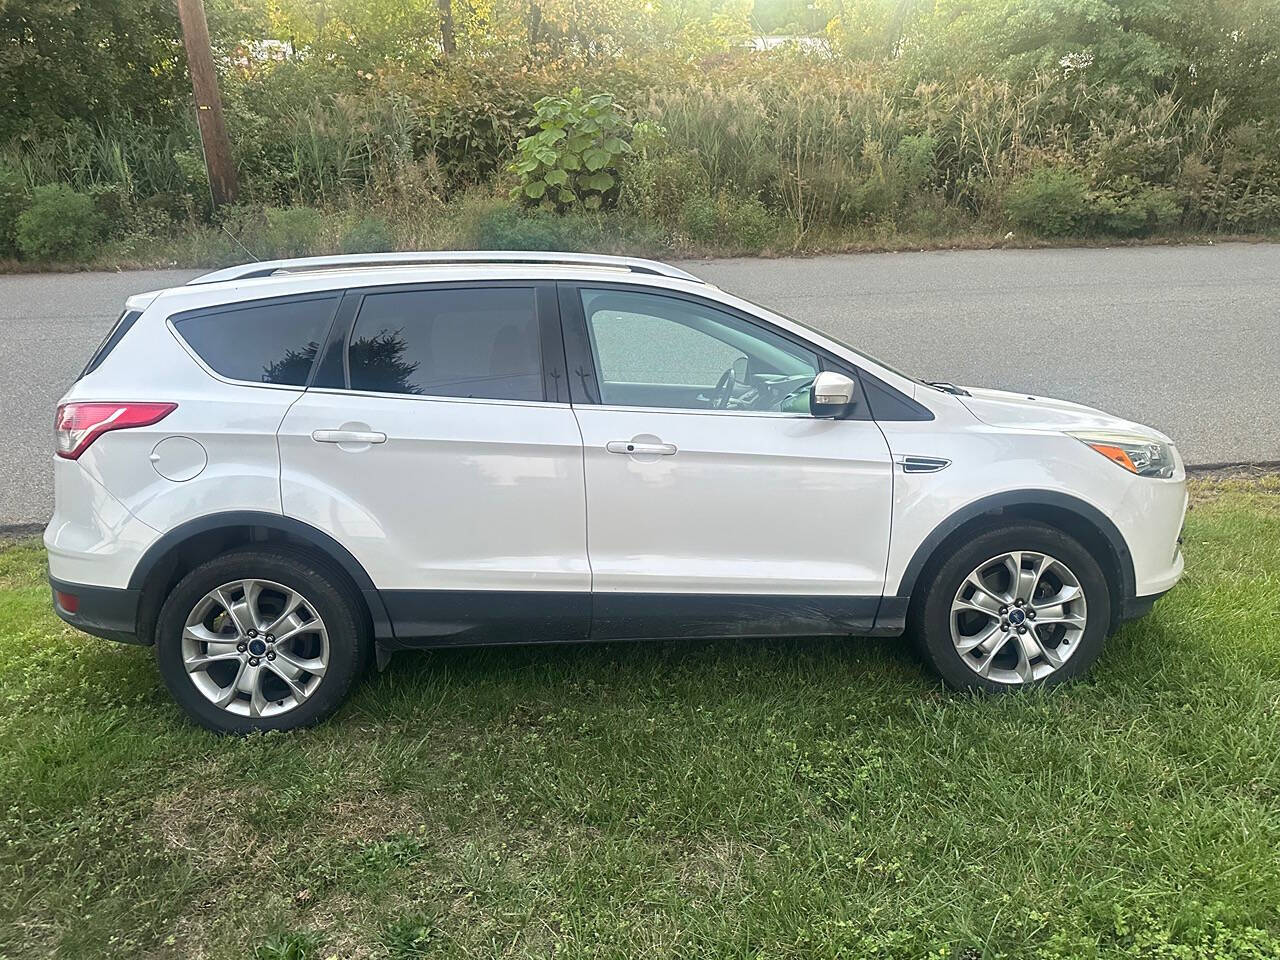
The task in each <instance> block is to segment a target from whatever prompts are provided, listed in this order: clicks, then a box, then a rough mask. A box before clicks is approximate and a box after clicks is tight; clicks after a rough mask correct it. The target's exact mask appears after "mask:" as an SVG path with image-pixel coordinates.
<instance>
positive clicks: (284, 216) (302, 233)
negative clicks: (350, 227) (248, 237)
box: [263, 207, 324, 257]
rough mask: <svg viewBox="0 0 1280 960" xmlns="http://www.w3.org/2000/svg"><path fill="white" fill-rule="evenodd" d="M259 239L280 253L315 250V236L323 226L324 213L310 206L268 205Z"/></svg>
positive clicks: (294, 254) (288, 254)
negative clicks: (265, 221)
mask: <svg viewBox="0 0 1280 960" xmlns="http://www.w3.org/2000/svg"><path fill="white" fill-rule="evenodd" d="M265 213H266V218H267V227H266V231H265V232H264V234H263V240H264V242H265V244H266V247H267V249H269V250H270V252H271V253H272V254H274V255H276V256H280V257H302V256H306V255H307V254H309V253H314V252H315V249H314V248H315V245H316V240H317V238H318V237H319V236H320V231H321V230H323V229H324V217H323V216H322V215H321V213H320V211H319V210H315V209H312V208H311V207H285V208H283V209H280V208H276V207H268V208H267V210H266V211H265Z"/></svg>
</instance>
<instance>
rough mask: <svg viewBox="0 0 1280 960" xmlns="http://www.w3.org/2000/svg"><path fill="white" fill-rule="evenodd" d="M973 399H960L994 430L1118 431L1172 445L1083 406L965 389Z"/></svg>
mask: <svg viewBox="0 0 1280 960" xmlns="http://www.w3.org/2000/svg"><path fill="white" fill-rule="evenodd" d="M964 389H965V390H967V391H969V393H970V394H972V396H968V397H958V398H957V399H959V401H960V402H961V403H963V404H964V405H965V407H966V408H967V409H968V411H969V412H970V413H972V414H973V415H974V416H975V417H977V418H978V419H979V420H981V421H982V422H983V423H986V424H990V425H991V426H993V427H1026V428H1030V429H1033V430H1116V431H1119V432H1121V433H1132V434H1135V435H1137V436H1140V437H1147V438H1150V439H1152V440H1161V441H1163V442H1165V443H1172V441H1171V440H1170V439H1169V438H1168V437H1166V436H1165V435H1164V434H1163V433H1160V432H1159V431H1158V430H1153V429H1152V428H1151V427H1148V426H1144V425H1143V424H1140V423H1134V422H1133V421H1132V420H1125V419H1123V418H1122V417H1114V416H1112V415H1111V414H1109V413H1103V412H1102V411H1101V410H1097V409H1095V408H1093V407H1086V406H1085V405H1084V404H1082V403H1072V402H1071V401H1070V400H1054V399H1051V398H1049V397H1035V396H1031V395H1030V394H1026V393H1012V392H1010V391H1008V390H987V389H985V388H983V387H965V388H964Z"/></svg>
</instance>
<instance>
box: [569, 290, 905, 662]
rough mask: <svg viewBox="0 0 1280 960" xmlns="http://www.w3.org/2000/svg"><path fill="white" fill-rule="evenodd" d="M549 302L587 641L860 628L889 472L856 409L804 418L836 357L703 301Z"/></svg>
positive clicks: (622, 297) (880, 574) (885, 531)
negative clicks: (561, 352) (573, 486)
mask: <svg viewBox="0 0 1280 960" xmlns="http://www.w3.org/2000/svg"><path fill="white" fill-rule="evenodd" d="M560 299H561V314H562V317H563V319H564V322H565V325H566V326H565V337H566V346H567V347H568V348H569V365H570V371H571V377H570V382H571V385H572V387H573V389H574V391H575V393H574V413H575V415H576V416H577V418H578V424H579V426H580V427H581V430H582V438H583V443H584V462H585V465H586V491H587V515H588V523H587V530H588V535H587V551H588V555H589V557H590V560H591V567H592V571H593V589H594V616H593V630H592V635H593V637H601V638H603V637H610V636H618V637H621V636H674V635H684V636H694V635H701V636H716V635H724V636H741V635H748V634H758V635H759V634H767V635H774V634H779V633H791V634H808V633H829V632H832V630H833V626H834V628H835V629H837V630H839V629H843V628H847V629H848V632H857V631H859V630H866V629H869V628H870V627H871V625H872V624H873V622H874V619H875V613H876V608H877V605H878V603H879V599H880V597H881V595H882V593H883V590H884V577H885V561H886V557H887V554H888V547H889V525H890V517H891V511H892V484H893V474H892V460H891V457H890V453H889V448H888V445H887V443H886V442H885V439H884V436H883V435H882V434H881V432H880V429H879V427H877V425H876V423H875V421H874V420H872V419H871V418H870V415H869V412H868V411H867V409H866V403H865V400H863V401H862V402H861V405H860V406H858V405H855V406H854V408H853V410H852V412H851V415H850V418H848V419H839V420H835V419H818V418H815V417H813V416H812V415H810V413H809V406H808V386H809V384H810V383H811V381H812V379H813V377H814V376H815V375H816V374H817V373H818V372H819V370H820V369H822V368H823V367H824V366H827V367H829V366H831V359H830V358H823V357H820V356H819V355H818V353H817V352H815V351H814V350H813V349H811V348H809V347H808V346H807V345H805V344H804V343H803V342H801V341H799V340H797V339H796V338H794V337H792V336H788V335H786V334H784V333H783V332H782V331H779V330H777V329H774V328H772V327H770V326H768V325H767V324H766V323H764V322H763V321H761V320H760V319H759V318H753V317H749V316H747V315H744V314H741V313H738V312H737V311H733V310H731V309H729V308H727V307H721V306H717V305H713V304H712V303H710V302H708V301H706V300H704V299H701V298H695V297H690V296H686V295H682V294H676V293H672V292H667V291H657V290H654V289H652V288H649V289H644V288H638V287H630V288H629V287H625V286H622V285H618V286H605V285H599V286H585V285H584V286H581V287H576V286H573V285H568V284H562V285H561V298H560ZM743 358H745V360H744V359H743Z"/></svg>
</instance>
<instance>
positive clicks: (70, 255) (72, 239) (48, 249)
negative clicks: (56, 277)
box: [17, 183, 102, 260]
mask: <svg viewBox="0 0 1280 960" xmlns="http://www.w3.org/2000/svg"><path fill="white" fill-rule="evenodd" d="M101 230H102V217H101V215H100V214H99V213H98V211H97V209H96V208H95V206H94V203H93V198H92V197H89V196H88V195H87V194H83V193H77V192H76V191H75V190H72V189H71V188H70V187H68V186H66V185H65V184H61V183H54V184H46V185H44V186H40V187H36V188H35V189H34V190H33V191H31V203H30V205H29V206H28V207H27V209H26V210H24V211H23V212H22V213H21V214H19V215H18V229H17V239H18V247H19V249H20V250H21V251H22V253H23V255H24V256H27V257H30V258H31V259H33V260H75V259H78V258H82V257H85V256H87V255H88V253H89V252H90V251H91V250H92V249H93V248H94V246H95V245H96V244H97V242H98V240H99V239H100V233H101Z"/></svg>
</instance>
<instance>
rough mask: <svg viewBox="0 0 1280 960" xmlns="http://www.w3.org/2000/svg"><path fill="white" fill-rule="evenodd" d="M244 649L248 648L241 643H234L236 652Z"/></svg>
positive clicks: (241, 651)
mask: <svg viewBox="0 0 1280 960" xmlns="http://www.w3.org/2000/svg"><path fill="white" fill-rule="evenodd" d="M246 649H248V648H247V647H245V645H244V644H243V643H237V644H236V652H237V653H244V652H245V650H246Z"/></svg>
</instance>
